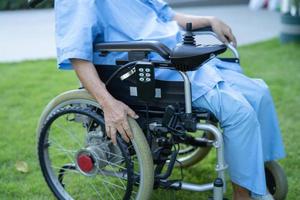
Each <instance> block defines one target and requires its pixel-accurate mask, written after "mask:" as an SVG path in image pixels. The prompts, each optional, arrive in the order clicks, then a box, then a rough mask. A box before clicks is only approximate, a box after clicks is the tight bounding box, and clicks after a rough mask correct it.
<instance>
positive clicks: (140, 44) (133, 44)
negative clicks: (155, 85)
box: [94, 41, 171, 60]
mask: <svg viewBox="0 0 300 200" xmlns="http://www.w3.org/2000/svg"><path fill="white" fill-rule="evenodd" d="M94 49H95V51H97V52H132V51H135V52H136V51H141V52H151V51H153V52H156V53H158V54H159V55H160V56H161V57H163V58H164V59H166V60H169V59H170V54H171V50H170V49H169V48H168V47H167V46H165V45H164V44H162V43H160V42H158V41H129V42H106V43H98V44H95V46H94Z"/></svg>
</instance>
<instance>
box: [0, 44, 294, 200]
mask: <svg viewBox="0 0 300 200" xmlns="http://www.w3.org/2000/svg"><path fill="white" fill-rule="evenodd" d="M239 50H240V54H241V61H242V66H243V68H244V69H245V73H246V74H247V75H248V76H250V77H258V78H263V79H264V80H265V81H266V82H267V84H268V85H269V87H270V89H271V92H272V94H273V97H274V101H275V104H276V108H277V111H278V115H279V119H280V126H281V129H282V133H283V138H284V142H285V145H286V151H287V158H286V159H284V160H282V161H281V162H280V163H281V164H282V166H283V167H284V168H285V170H286V174H287V176H288V181H289V195H288V198H287V199H288V200H296V199H299V196H300V148H299V142H300V139H299V133H298V131H299V130H300V83H299V82H300V45H299V44H289V45H280V44H279V41H278V40H276V39H274V40H271V41H267V42H263V43H259V44H254V45H249V46H244V47H241V48H239ZM77 87H78V81H77V79H76V78H75V74H74V72H73V71H61V72H59V71H58V70H57V69H56V61H55V60H41V61H26V62H20V63H2V64H0V199H1V200H2V199H53V196H52V194H51V193H50V191H49V189H48V188H47V186H46V183H45V182H44V180H43V178H42V175H41V172H40V169H39V166H38V164H37V156H36V133H35V129H36V125H37V121H38V118H39V115H40V114H41V112H42V110H43V108H44V107H45V106H46V104H47V103H48V102H49V101H50V100H51V99H52V98H53V97H55V96H56V95H58V94H59V93H61V92H63V91H66V90H70V89H74V88H77ZM213 157H214V156H210V157H209V158H208V159H207V160H206V161H205V162H203V163H199V164H198V165H196V166H194V167H192V168H191V169H189V170H188V171H185V176H186V178H187V180H188V179H192V180H199V181H207V180H209V179H210V178H211V177H213V175H214V174H213V169H214V165H213V164H214V160H213ZM17 161H26V162H27V163H28V165H29V172H28V173H25V174H24V173H20V172H18V171H17V170H16V168H15V163H16V162H17ZM191 195H192V198H191ZM209 195H210V193H191V192H184V191H176V192H167V193H165V192H161V191H157V192H155V195H154V198H153V199H161V198H164V200H167V199H174V197H176V199H183V200H185V199H186V200H188V199H207V198H206V197H207V196H209ZM227 196H228V197H230V191H229V192H228V195H227Z"/></svg>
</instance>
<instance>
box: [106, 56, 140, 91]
mask: <svg viewBox="0 0 300 200" xmlns="http://www.w3.org/2000/svg"><path fill="white" fill-rule="evenodd" d="M136 63H137V61H132V62H129V63H127V64H125V65H122V66H121V67H120V68H118V69H117V70H116V71H115V72H114V73H113V74H112V75H111V76H110V77H109V78H108V79H107V81H106V82H105V85H106V86H108V85H109V84H110V82H111V81H112V79H114V78H115V76H117V75H118V74H119V73H120V72H121V71H122V70H123V69H125V68H126V67H132V66H134V65H135V64H136Z"/></svg>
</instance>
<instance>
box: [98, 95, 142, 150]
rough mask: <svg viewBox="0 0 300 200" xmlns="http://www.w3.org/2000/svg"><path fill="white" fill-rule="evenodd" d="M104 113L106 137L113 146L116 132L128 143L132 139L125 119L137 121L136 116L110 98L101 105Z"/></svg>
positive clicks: (126, 107)
mask: <svg viewBox="0 0 300 200" xmlns="http://www.w3.org/2000/svg"><path fill="white" fill-rule="evenodd" d="M102 109H103V112H104V120H105V129H106V133H107V136H108V137H110V138H111V140H112V142H113V144H117V140H116V135H117V131H118V132H119V133H120V134H121V136H122V138H123V139H124V140H125V141H126V142H129V140H130V139H132V138H133V134H132V132H131V129H130V126H129V124H128V120H127V117H128V116H130V117H132V118H134V119H137V118H138V116H137V114H135V112H134V111H133V110H131V109H130V108H129V107H128V106H127V105H125V104H124V103H122V102H121V101H118V100H116V99H114V98H111V99H110V100H109V101H106V102H105V103H103V104H102Z"/></svg>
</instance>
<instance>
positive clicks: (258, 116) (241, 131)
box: [55, 0, 284, 200]
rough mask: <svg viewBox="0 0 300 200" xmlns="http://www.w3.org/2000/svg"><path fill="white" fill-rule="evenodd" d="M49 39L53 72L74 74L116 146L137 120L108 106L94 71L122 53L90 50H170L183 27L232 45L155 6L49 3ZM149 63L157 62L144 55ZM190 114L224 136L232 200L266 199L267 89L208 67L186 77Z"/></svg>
mask: <svg viewBox="0 0 300 200" xmlns="http://www.w3.org/2000/svg"><path fill="white" fill-rule="evenodd" d="M55 3H56V4H55V6H56V9H55V10H56V38H57V54H58V65H59V68H60V69H72V68H73V69H74V70H75V71H76V73H77V75H78V77H79V79H80V81H81V82H82V84H83V85H84V87H85V88H86V89H87V90H88V91H89V92H90V93H91V94H92V95H93V96H94V97H95V99H96V100H97V101H98V102H99V104H100V105H101V106H102V108H103V111H104V117H105V125H106V132H107V135H108V136H109V137H111V139H112V141H113V142H114V143H116V133H117V132H119V133H120V134H121V135H122V136H123V138H125V140H127V141H128V140H129V139H130V138H132V134H131V131H130V128H129V125H128V122H127V116H131V117H134V118H137V117H138V116H137V115H136V114H135V113H134V111H133V110H131V109H130V108H129V107H128V106H127V105H125V104H124V103H122V102H120V101H118V100H117V99H115V98H114V97H113V96H112V95H110V93H109V92H108V91H107V90H106V88H105V85H104V83H103V82H102V81H101V80H100V79H99V77H98V75H97V73H96V70H95V67H94V64H114V63H115V60H116V59H120V58H124V57H126V56H127V55H126V54H125V53H109V54H108V55H107V56H104V57H103V56H101V57H100V56H99V55H98V54H97V53H94V52H93V44H94V43H95V42H108V41H132V40H157V41H160V42H162V43H163V44H165V45H166V46H168V47H169V48H173V47H174V46H175V45H176V44H177V43H179V42H180V41H181V39H182V36H181V33H180V29H181V28H184V26H185V24H186V23H187V22H192V23H193V27H194V28H201V27H205V26H211V27H212V29H213V31H214V32H215V33H216V34H217V35H218V36H219V38H220V39H221V40H222V41H223V42H225V43H229V42H231V43H233V44H234V45H236V40H235V37H234V35H233V34H232V32H231V29H230V28H229V26H227V25H226V24H225V23H223V22H222V21H221V20H219V19H217V18H215V17H209V16H191V15H185V14H180V13H176V12H174V11H173V10H172V9H171V8H170V7H169V6H168V5H167V4H166V3H165V2H164V1H162V0H107V1H105V0H73V1H69V0H57V1H56V2H55ZM149 59H150V60H157V59H162V58H160V57H159V56H158V55H157V54H150V55H149ZM188 75H189V77H190V80H191V83H192V93H193V95H192V99H193V106H194V107H197V108H206V109H208V110H210V111H211V112H212V113H214V115H215V116H216V117H217V118H218V120H219V121H220V124H221V127H222V129H223V130H224V141H225V157H226V161H227V163H228V165H229V175H230V178H231V181H232V185H233V191H234V199H235V200H238V199H239V200H241V199H251V198H253V199H266V200H268V199H270V200H271V199H273V198H272V196H271V195H270V194H269V193H268V191H267V189H266V180H265V172H264V162H265V161H270V160H274V159H279V158H282V157H284V148H283V144H282V139H281V135H280V130H279V126H278V121H277V117H276V112H275V108H274V104H273V101H272V97H271V95H270V92H269V89H268V86H267V85H266V84H265V83H264V81H262V80H260V79H252V78H248V77H247V76H245V75H244V74H243V73H242V69H241V68H240V66H239V65H238V64H233V63H226V62H223V61H220V60H218V59H216V58H215V59H212V60H210V61H209V62H208V63H206V64H205V65H203V66H202V67H200V68H199V69H198V70H197V71H194V72H189V73H188ZM156 78H157V79H163V80H170V81H173V80H180V77H178V74H177V73H174V72H172V71H168V70H157V71H156Z"/></svg>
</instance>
